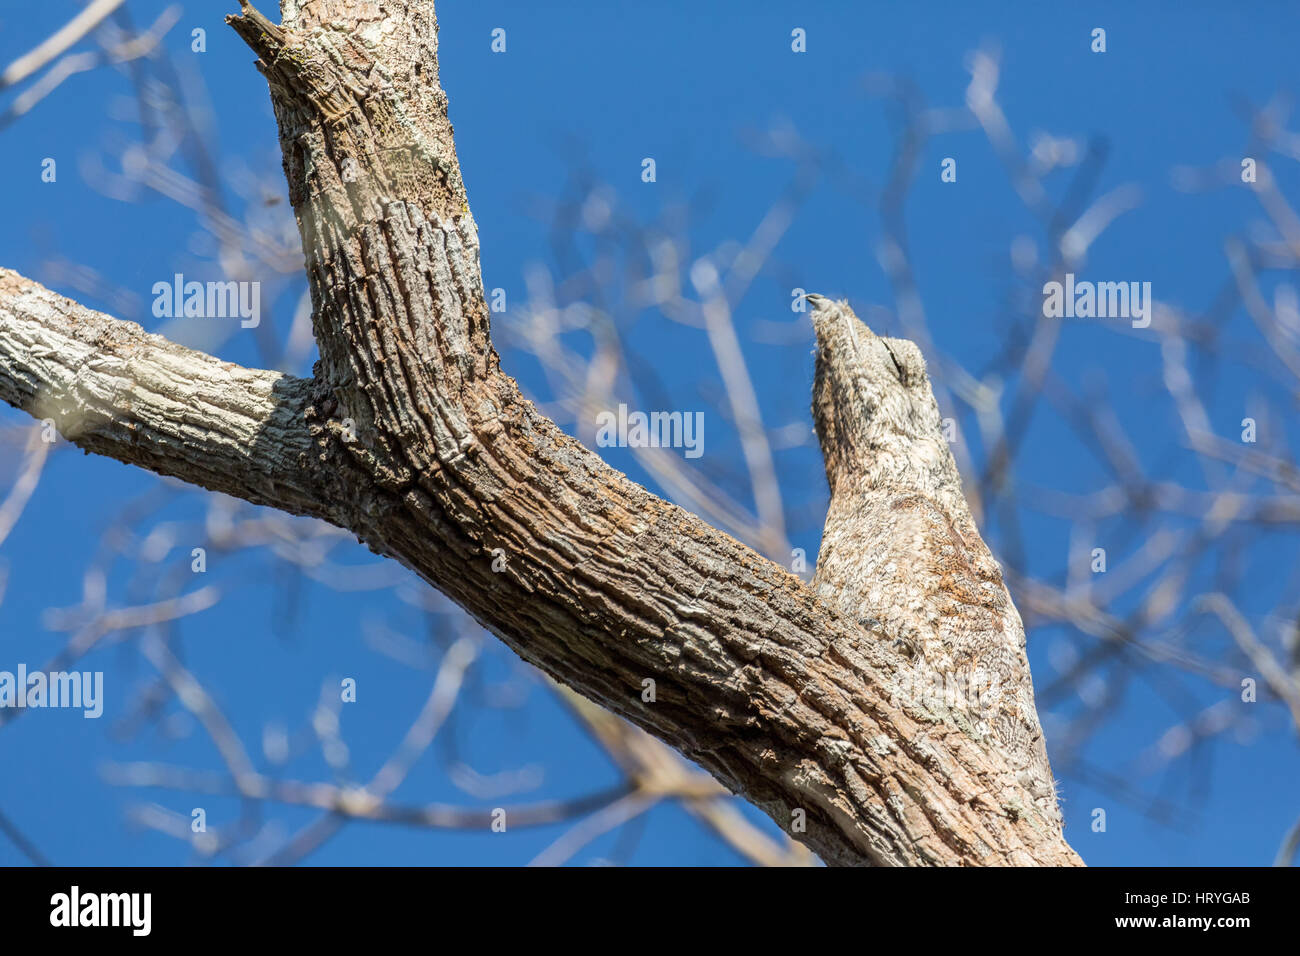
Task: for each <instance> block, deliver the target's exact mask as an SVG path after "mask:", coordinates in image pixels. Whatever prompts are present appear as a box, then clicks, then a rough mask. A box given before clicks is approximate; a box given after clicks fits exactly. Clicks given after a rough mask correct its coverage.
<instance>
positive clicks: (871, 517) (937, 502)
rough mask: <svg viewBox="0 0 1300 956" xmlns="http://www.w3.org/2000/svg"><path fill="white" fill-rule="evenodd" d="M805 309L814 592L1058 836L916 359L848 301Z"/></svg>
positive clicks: (1033, 729) (1023, 676)
mask: <svg viewBox="0 0 1300 956" xmlns="http://www.w3.org/2000/svg"><path fill="white" fill-rule="evenodd" d="M813 301H814V313H813V322H814V326H815V328H816V332H817V343H818V354H817V373H816V384H815V385H814V393H813V418H814V422H815V423H816V427H817V434H818V437H819V438H820V440H821V443H822V448H823V453H824V455H825V458H826V470H827V477H828V480H829V481H830V484H831V503H830V509H829V512H828V514H827V516H826V525H825V530H824V532H823V537H822V546H821V551H820V554H819V555H818V559H817V568H816V574H815V576H814V579H813V583H814V585H815V586H816V587H817V589H818V591H819V593H820V594H821V596H822V597H823V598H824V599H825V600H826V601H827V602H828V603H830V604H831V605H832V606H834V607H836V608H837V609H839V610H840V611H841V613H843V614H845V615H847V616H850V617H853V618H855V619H857V620H858V621H859V622H860V623H861V624H862V625H863V627H864V630H865V631H866V632H868V633H870V634H872V635H873V639H883V640H887V641H889V642H890V643H891V645H892V648H893V650H894V651H896V652H897V655H898V659H899V661H900V663H899V666H898V668H897V670H896V673H895V677H894V685H895V686H894V691H895V696H896V698H897V700H898V702H899V703H900V704H902V705H903V706H904V707H905V708H908V709H910V710H911V711H913V712H915V713H919V714H922V715H923V716H924V717H926V718H929V719H936V720H951V721H952V722H953V723H955V724H957V726H959V727H960V728H961V729H962V731H963V732H965V733H967V734H969V735H971V736H972V737H973V738H975V739H977V740H978V741H980V743H981V744H983V745H987V746H992V747H993V748H995V749H996V750H998V751H999V752H1000V753H1002V755H1003V756H1004V757H1005V758H1006V760H1007V763H1008V764H1009V766H1010V768H1011V770H1012V772H1013V773H1014V774H1015V777H1016V781H1017V782H1018V783H1019V784H1020V785H1021V786H1022V787H1024V788H1025V789H1027V790H1028V791H1029V792H1030V793H1031V794H1032V795H1033V798H1034V802H1035V804H1036V807H1037V809H1038V811H1039V812H1040V813H1041V814H1042V815H1043V817H1044V818H1045V819H1047V820H1049V821H1051V822H1052V823H1054V824H1055V825H1056V826H1058V827H1059V825H1060V814H1059V810H1058V808H1057V803H1056V794H1055V787H1054V785H1053V782H1052V775H1051V768H1050V766H1049V764H1048V760H1047V750H1046V746H1045V744H1044V741H1043V734H1042V728H1041V726H1040V725H1039V721H1038V716H1037V712H1036V710H1035V708H1034V700H1033V686H1032V682H1031V679H1030V674H1029V662H1028V659H1027V657H1026V654H1025V632H1024V627H1023V625H1022V623H1021V620H1020V615H1019V613H1018V612H1017V611H1016V608H1015V605H1014V604H1013V603H1012V601H1011V597H1010V595H1009V594H1008V592H1007V589H1006V586H1005V584H1004V583H1003V580H1002V572H1001V569H1000V568H999V566H998V563H997V561H996V560H994V558H993V555H992V554H991V553H990V552H989V549H988V547H987V546H986V545H985V544H984V541H983V539H981V537H980V535H979V531H978V530H977V528H976V526H975V522H974V519H973V518H972V516H971V513H970V509H969V507H968V506H967V504H966V499H965V497H964V495H963V494H962V489H961V477H960V475H959V473H958V471H957V465H956V462H955V461H954V460H953V457H952V453H951V451H950V450H949V447H948V443H947V441H946V440H945V439H944V437H943V430H942V425H941V422H940V418H939V409H938V405H937V404H936V402H935V399H934V395H933V393H932V391H931V389H930V383H929V379H928V377H927V376H926V370H925V362H924V359H923V358H922V356H921V352H920V350H919V349H918V348H917V347H916V346H915V345H914V344H913V343H911V342H908V341H905V340H901V339H887V338H882V337H880V336H877V335H875V334H874V333H872V332H871V331H870V330H869V329H868V328H867V327H866V326H865V325H863V324H862V322H861V321H859V320H858V318H857V317H856V316H855V315H854V314H853V312H852V310H851V309H849V307H848V305H847V303H833V302H831V301H830V300H828V299H823V298H820V297H815V298H814V300H813Z"/></svg>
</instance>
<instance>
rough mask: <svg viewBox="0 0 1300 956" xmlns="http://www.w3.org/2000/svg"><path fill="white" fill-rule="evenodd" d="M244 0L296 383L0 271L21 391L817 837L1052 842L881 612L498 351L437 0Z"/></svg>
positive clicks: (1003, 848)
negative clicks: (289, 269)
mask: <svg viewBox="0 0 1300 956" xmlns="http://www.w3.org/2000/svg"><path fill="white" fill-rule="evenodd" d="M241 6H243V7H244V10H245V14H244V16H242V17H232V18H229V22H230V23H231V24H232V26H234V27H235V29H236V30H237V31H238V32H239V34H240V35H241V36H242V37H244V39H245V40H246V41H247V42H248V43H249V45H250V46H251V47H252V48H253V49H254V50H255V51H256V52H257V53H258V55H259V56H260V57H261V60H260V62H259V64H258V66H259V69H261V70H262V72H263V73H264V75H265V76H266V78H267V80H268V84H269V86H270V89H271V96H272V102H273V104H274V107H275V112H276V117H277V121H278V123H279V126H280V136H281V147H282V151H283V154H284V163H285V171H286V176H287V179H288V183H289V195H290V199H291V201H292V203H293V206H294V209H295V211H296V213H297V216H298V223H299V229H300V233H301V236H302V241H303V249H304V252H305V254H306V259H307V274H308V279H309V284H310V289H311V294H312V300H313V305H314V311H313V323H314V327H315V333H316V338H317V343H318V345H319V347H320V352H321V361H320V363H319V365H318V367H317V378H316V381H315V383H314V384H313V385H309V384H308V383H305V382H301V381H298V380H293V379H287V378H285V377H283V376H275V375H273V374H272V373H268V372H254V371H248V370H243V369H238V368H236V367H234V366H229V365H227V364H226V363H221V362H219V361H217V360H216V359H212V358H209V357H206V356H199V355H198V354H197V353H193V352H189V351H188V350H182V349H178V348H177V347H176V346H171V345H168V344H166V343H165V342H163V341H162V340H160V339H157V338H156V337H154V336H145V335H144V334H143V333H142V332H140V331H139V330H138V328H137V327H136V326H132V325H126V324H124V323H111V320H107V319H105V318H104V317H102V316H94V317H93V319H87V318H86V315H91V316H93V315H94V314H93V313H84V310H78V309H77V308H76V307H74V306H64V307H63V308H62V309H56V308H54V307H53V306H52V305H50V304H49V303H51V302H52V301H57V297H54V296H52V295H50V294H49V293H37V292H33V291H32V290H31V286H30V284H26V285H24V284H23V280H19V279H17V278H16V277H13V276H12V274H6V276H7V278H6V279H5V281H4V282H3V283H0V302H4V303H5V305H4V306H3V307H2V309H3V310H2V311H0V319H3V320H4V322H3V324H4V329H5V332H4V338H6V339H12V340H13V343H14V344H12V345H10V346H7V347H6V349H5V351H4V352H3V353H0V362H3V363H4V364H5V365H7V366H8V367H9V369H10V371H9V372H8V373H6V377H7V384H6V385H5V386H4V388H3V391H0V395H2V397H4V398H5V399H6V400H9V401H11V402H12V403H14V404H16V405H18V406H19V407H22V408H25V409H28V410H37V413H39V409H40V408H43V407H44V406H43V405H42V404H41V402H40V396H42V395H43V394H45V393H47V392H48V393H50V394H53V395H56V396H69V397H70V398H69V399H68V400H67V402H66V404H67V405H70V406H72V407H71V408H70V410H69V412H68V413H67V414H65V417H64V418H63V419H61V420H60V421H61V423H63V424H64V425H65V427H68V426H70V427H71V428H72V430H73V433H74V435H75V440H77V441H78V442H79V443H81V444H82V446H83V447H86V448H88V449H89V450H94V451H99V452H102V453H104V454H108V455H112V456H114V457H118V458H119V459H121V460H124V461H130V462H133V463H137V464H141V465H143V466H144V467H148V468H152V469H153V470H157V471H161V472H163V473H166V474H175V475H178V476H179V477H185V478H188V479H189V480H192V481H195V482H196V483H198V484H201V485H203V486H204V487H209V488H216V489H217V490H221V491H226V492H228V493H232V494H239V495H241V496H242V497H246V498H248V499H249V500H253V501H257V502H259V503H265V504H270V505H273V506H276V507H282V508H286V510H291V511H298V512H301V513H316V514H319V515H320V516H321V517H325V518H327V519H328V520H331V521H333V522H335V523H336V524H339V525H341V526H342V527H345V528H348V529H349V530H351V531H353V532H355V533H356V534H357V535H358V537H359V538H361V539H362V540H363V541H365V542H366V543H367V544H368V545H369V546H370V547H371V548H372V549H373V550H375V551H376V552H377V553H380V554H385V555H389V556H391V557H393V558H395V559H397V560H398V561H400V562H401V563H403V564H404V565H406V566H407V567H409V568H412V569H414V570H415V571H416V572H417V573H418V574H419V575H421V576H422V577H423V578H424V579H425V580H427V581H429V582H430V583H431V584H433V585H434V586H435V587H437V588H439V589H440V590H442V591H443V592H444V593H446V594H447V595H448V596H450V597H451V598H452V599H453V600H455V601H456V602H457V603H459V604H460V605H461V606H462V607H464V608H465V609H466V610H468V611H469V612H470V613H471V614H472V615H473V616H474V617H475V618H476V619H478V620H479V621H480V622H481V623H482V624H483V625H484V626H485V627H487V628H488V629H489V630H491V631H492V632H493V633H494V634H496V635H497V636H499V637H500V638H501V639H502V640H503V641H504V642H505V643H506V644H508V645H509V646H510V647H511V648H513V649H514V650H515V651H516V652H517V653H518V654H519V655H520V656H521V657H523V658H524V659H525V660H527V661H529V662H531V663H533V664H535V665H536V666H538V667H540V668H541V669H542V670H544V671H545V672H546V673H548V674H550V675H551V676H553V677H554V678H556V679H557V680H559V681H561V682H562V683H564V684H567V685H569V686H571V687H573V688H574V689H576V690H577V691H579V692H580V693H582V694H583V695H584V696H586V697H589V698H590V699H592V700H594V701H597V702H598V703H600V704H602V705H603V706H605V707H607V708H608V709H610V710H612V711H614V712H615V713H618V714H621V715H622V716H624V717H626V718H628V719H629V720H631V721H632V722H633V723H635V724H637V725H638V726H640V727H642V728H644V729H646V730H648V731H649V732H650V733H652V734H654V735H655V736H657V737H659V738H660V739H662V740H664V741H666V742H667V743H669V744H671V745H672V746H674V747H675V748H677V749H678V750H680V751H681V752H682V753H684V754H685V755H687V756H688V757H690V758H691V759H693V760H695V761H697V762H698V763H700V764H701V765H702V766H703V767H705V768H706V769H708V770H709V771H710V772H712V773H713V774H714V776H715V777H717V778H718V779H719V780H720V781H721V782H722V783H723V784H725V785H726V786H727V787H728V788H730V789H731V790H733V791H735V792H737V793H741V794H743V795H744V796H746V797H747V798H748V799H749V800H750V801H751V802H753V803H754V804H756V805H757V806H759V807H761V808H762V809H764V810H765V811H766V812H767V813H768V814H769V815H770V816H771V817H772V818H773V819H774V820H775V821H776V822H777V823H778V825H780V826H781V827H782V828H783V829H785V830H787V831H788V832H791V833H792V835H793V836H795V837H796V838H797V839H800V840H802V841H803V842H805V843H806V844H807V845H808V846H810V847H811V848H813V849H814V850H815V851H816V852H817V853H818V854H820V855H821V856H822V858H823V859H825V860H826V861H827V862H829V863H838V864H852V863H859V864H860V863H873V864H882V865H923V864H1035V863H1037V864H1057V865H1072V864H1077V863H1078V862H1079V861H1078V858H1077V857H1076V856H1075V855H1074V853H1073V851H1071V850H1070V848H1069V847H1068V846H1067V845H1066V843H1065V842H1064V839H1063V838H1062V835H1061V829H1060V822H1059V816H1058V815H1057V814H1056V808H1055V802H1054V801H1051V805H1050V810H1049V808H1048V807H1047V804H1046V802H1043V801H1041V797H1040V794H1039V793H1038V792H1037V790H1036V787H1035V783H1036V781H1034V780H1031V779H1028V778H1027V777H1026V776H1025V774H1024V772H1023V769H1024V768H1023V767H1021V766H1019V765H1017V764H1016V763H1015V761H1013V760H1010V759H1009V758H1008V756H1007V752H1006V748H1004V747H1001V746H998V745H997V744H996V742H995V741H991V740H990V739H989V738H988V737H987V735H985V734H984V733H983V732H982V731H981V730H980V728H979V727H977V726H975V725H974V724H972V723H971V722H970V721H964V720H963V719H962V715H961V713H960V712H959V711H957V710H936V709H935V708H934V707H933V706H931V705H930V704H929V703H928V702H927V701H926V700H925V699H923V698H921V697H918V696H916V695H909V694H906V693H903V694H900V693H899V684H900V675H903V674H905V673H906V672H907V671H908V669H909V668H911V667H913V664H912V662H911V660H910V658H908V657H907V656H906V655H905V654H904V652H903V651H902V650H901V649H900V646H901V645H902V644H906V640H905V638H906V637H907V635H904V634H900V633H899V632H898V630H897V628H898V626H899V623H898V621H897V620H893V619H891V618H889V617H888V616H871V615H866V616H864V615H862V614H861V612H860V611H855V612H854V613H844V612H843V611H842V610H841V609H837V608H833V607H832V606H830V605H829V604H828V603H826V602H825V601H824V600H823V599H822V598H821V597H819V596H818V594H817V593H816V592H815V591H814V590H813V589H812V588H810V587H809V586H807V585H805V584H804V583H803V582H802V581H800V580H799V579H798V578H796V577H795V576H793V575H792V574H790V573H789V572H787V571H786V570H785V569H784V568H782V567H780V566H778V565H776V564H773V563H772V562H770V561H768V560H766V559H764V558H762V557H761V556H759V555H758V554H756V553H755V552H753V551H752V550H750V549H749V548H746V547H745V546H743V545H742V544H740V543H739V542H737V541H735V540H734V539H732V538H731V537H729V536H728V535H726V534H723V533H722V532H720V531H718V530H716V529H714V528H711V527H709V526H708V525H707V524H705V523H704V522H703V521H701V520H700V519H698V518H697V517H695V516H694V515H691V514H689V513H687V512H685V511H683V510H682V509H680V508H678V507H676V506H675V505H673V504H671V503H669V502H666V501H663V500H661V499H659V498H656V497H655V496H654V495H652V494H650V493H649V492H648V491H646V490H645V489H644V488H642V487H640V486H638V485H636V484H635V483H633V482H632V481H630V480H629V479H628V478H627V477H626V476H624V475H622V474H621V473H619V472H617V471H615V470H613V469H612V468H610V467H608V466H607V465H605V464H604V463H603V462H602V461H601V460H600V459H599V458H598V457H597V456H596V455H595V454H593V453H592V452H590V451H589V450H588V449H586V448H584V447H583V446H582V445H581V444H580V443H579V442H577V441H575V440H574V439H572V438H571V437H569V436H568V435H566V434H564V433H563V432H562V431H561V430H560V429H559V428H558V427H557V426H556V425H555V424H554V423H553V422H551V421H550V420H549V419H547V418H545V417H544V416H542V415H541V414H540V413H538V412H537V410H536V409H535V408H534V407H533V405H532V404H531V403H530V402H528V401H526V400H525V399H524V398H523V397H522V396H521V394H520V393H519V389H518V387H517V385H516V383H515V382H514V380H513V379H511V378H510V377H509V376H507V375H505V374H503V373H502V372H501V371H500V369H499V362H498V358H497V355H496V352H495V351H494V349H493V348H492V345H491V341H490V339H489V334H488V310H487V306H486V303H485V301H484V296H483V288H482V280H481V275H480V270H479V261H478V251H479V247H478V232H477V227H476V225H475V223H474V220H473V217H472V216H471V215H470V212H469V205H468V202H467V200H466V198H465V193H464V187H463V183H462V180H461V176H460V171H459V166H458V163H457V160H456V155H455V148H454V144H453V142H452V138H451V125H450V123H449V122H448V120H447V112H446V98H445V96H444V95H443V93H442V90H441V88H440V86H439V85H438V70H437V24H436V22H435V19H434V13H433V7H432V4H431V3H427V2H419V3H415V2H411V3H394V4H384V5H378V4H360V3H356V2H355V0H320V2H318V3H314V4H311V5H310V6H309V7H308V5H303V6H302V7H298V6H296V5H286V9H287V10H289V11H290V17H289V18H288V19H286V21H285V22H284V23H283V24H281V25H280V26H275V25H274V24H271V23H270V22H269V21H267V20H266V18H264V17H262V16H261V15H260V14H258V13H256V11H254V10H253V9H252V8H251V6H249V5H248V4H247V2H246V0H241ZM15 302H17V303H18V304H17V305H15ZM33 302H37V303H45V304H44V305H39V304H38V305H36V306H34V305H33V304H32V303H33ZM10 316H13V317H14V319H12V320H11V319H10ZM853 321H854V322H856V319H853ZM106 323H107V324H106ZM11 324H12V325H13V326H14V329H13V331H12V333H11V329H10V326H11ZM863 328H864V329H865V327H863ZM33 329H48V331H46V332H45V333H43V334H44V335H45V336H46V337H47V338H45V339H42V338H40V337H38V336H36V335H34V334H33V333H32V330H33ZM867 334H869V333H867ZM42 342H47V343H48V344H46V345H42V344H41V343H42ZM51 347H56V348H59V349H62V350H64V351H66V352H67V359H66V360H65V361H61V360H59V359H57V358H52V357H51V356H50V355H48V354H47V353H48V352H49V351H50V348H51ZM850 354H851V353H846V361H847V356H848V355H850ZM918 357H919V354H918ZM69 363H70V364H69ZM104 363H107V364H106V365H105V364H104ZM77 369H80V370H81V371H77ZM841 371H842V372H843V374H844V375H847V376H848V380H851V381H854V380H855V379H854V375H855V373H854V370H853V369H852V368H851V367H848V366H847V365H846V366H845V367H844V369H842V370H841ZM181 373H183V374H184V375H185V376H186V377H187V378H189V377H193V382H194V384H193V389H192V390H186V391H178V390H177V388H178V387H177V382H176V377H177V376H178V375H180V374H181ZM859 377H860V376H859ZM899 381H900V380H899V379H897V378H895V379H893V380H892V384H889V383H887V382H884V380H880V382H879V384H880V385H881V386H882V387H886V388H889V389H896V388H897V387H898V385H899ZM864 382H866V384H865V385H862V386H861V388H867V389H869V388H870V387H871V383H870V380H868V379H864ZM917 382H918V383H919V385H921V386H923V387H924V389H925V393H926V395H928V394H929V385H928V382H926V381H925V380H924V376H923V374H922V376H921V378H920V379H918V380H917ZM88 384H94V385H95V386H96V387H94V388H89V389H88V388H87V387H86V386H87V385H88ZM855 387H857V386H855ZM855 394H856V395H857V399H856V400H857V401H858V402H859V403H861V402H862V401H864V400H866V399H870V398H871V396H870V394H869V393H868V392H863V391H859V392H857V393H855ZM313 396H315V397H316V399H315V400H313ZM874 400H877V401H888V400H892V399H889V398H888V396H885V395H884V394H883V393H881V394H879V395H876V396H875V399H874ZM930 402H931V403H932V402H933V398H932V397H931V398H930ZM867 404H868V405H870V401H868V402H867ZM852 407H853V406H845V407H844V408H843V409H842V410H841V412H842V413H846V412H848V411H850V410H851V409H852ZM345 419H350V420H351V423H345V421H344V420H345ZM56 420H59V419H56ZM836 420H837V422H838V421H839V420H840V419H838V418H837V419H836ZM349 426H355V427H349ZM353 434H355V439H353V437H352V436H353ZM268 439H269V440H268ZM245 443H247V444H246V445H245ZM272 445H275V446H276V447H277V448H278V453H277V451H275V450H274V449H273V448H271V447H270V446H272ZM862 447H869V445H868V446H862ZM924 447H926V448H928V447H930V446H929V445H925V446H924ZM949 461H951V458H950V457H949ZM295 467H296V468H298V469H299V470H298V471H296V472H295ZM309 488H310V489H313V490H315V492H316V497H317V498H318V499H319V501H320V502H321V503H320V504H316V505H314V506H312V505H311V504H310V501H309V499H310V495H309V494H308V493H307V492H308V489H309ZM941 504H942V503H941ZM313 507H314V510H312V509H313ZM939 510H940V511H941V512H942V511H943V508H942V507H940V509H939ZM971 534H974V531H973V526H971V527H970V528H968V529H965V530H964V531H963V535H964V537H965V541H964V543H965V544H966V545H968V546H971V545H972V542H971V541H970V540H969V535H971ZM974 540H976V541H978V535H977V534H975V536H974ZM981 546H982V545H981ZM501 559H504V560H501ZM990 560H991V559H990ZM994 571H996V565H994V568H993V571H990V570H989V569H988V568H987V567H984V566H981V568H980V581H978V582H977V586H983V584H984V583H986V582H985V579H986V578H987V577H988V575H989V574H992V573H993V572H994ZM996 580H997V584H998V585H999V586H1000V585H1001V578H1000V576H998V577H997V579H996ZM864 597H865V598H867V599H868V600H869V599H870V594H869V592H864ZM957 603H958V604H960V603H961V602H960V601H959V602H957ZM968 603H969V602H968ZM1007 603H1008V604H1009V601H1008V602H1007ZM986 610H987V608H985V609H984V610H983V611H981V610H978V609H977V610H976V612H974V613H984V611H986ZM1011 610H1012V612H1014V609H1011ZM949 611H951V612H952V613H962V611H961V609H960V608H959V607H957V605H953V606H952V607H949V608H946V610H945V611H944V613H947V612H949ZM933 623H934V622H930V624H933ZM1016 623H1017V624H1018V618H1017V619H1016ZM1021 654H1022V655H1023V651H1021ZM1023 676H1024V678H1025V680H1027V679H1028V675H1027V671H1026V672H1025V674H1024V675H1023ZM647 682H653V685H650V684H648V683H647ZM649 686H653V688H654V693H653V695H650V694H646V695H645V696H644V697H643V692H644V691H645V689H646V688H647V687H649ZM1016 690H1019V689H1018V688H1017V689H1016ZM1029 706H1030V707H1031V708H1032V693H1031V694H1030V696H1029Z"/></svg>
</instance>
